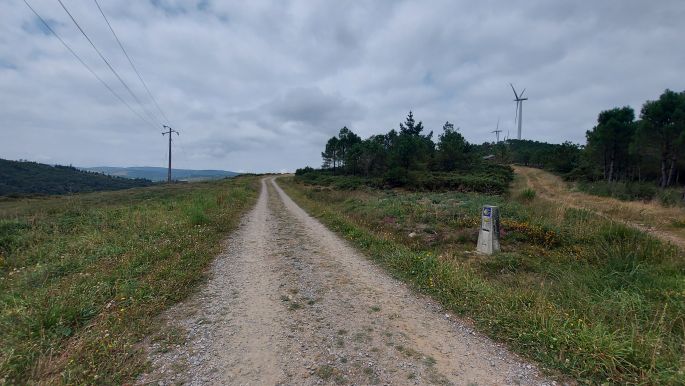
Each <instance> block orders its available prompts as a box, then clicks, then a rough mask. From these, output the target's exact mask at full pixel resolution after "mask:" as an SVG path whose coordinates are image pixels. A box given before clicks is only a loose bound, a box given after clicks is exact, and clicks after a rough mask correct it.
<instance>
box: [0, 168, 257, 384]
mask: <svg viewBox="0 0 685 386" xmlns="http://www.w3.org/2000/svg"><path fill="white" fill-rule="evenodd" d="M257 191H258V179H257V178H256V177H238V178H235V179H232V180H224V181H214V182H202V183H191V184H178V185H171V186H155V187H149V188H140V189H132V190H127V191H118V192H105V193H90V194H81V195H73V196H62V197H48V198H38V199H24V200H4V201H2V202H0V331H2V333H1V334H0V384H4V383H9V384H27V383H63V384H83V383H86V384H89V383H99V384H121V383H125V382H127V381H130V380H132V379H133V378H134V377H135V376H136V375H137V374H138V373H140V371H142V370H143V369H144V368H145V366H146V359H145V355H144V353H143V352H142V349H141V348H140V345H139V342H140V341H141V340H142V339H144V338H145V337H146V336H148V335H150V334H152V333H154V332H156V331H157V328H158V326H157V325H156V324H155V316H156V315H158V314H159V313H160V312H161V311H163V310H164V309H166V308H167V307H169V306H170V305H172V304H174V303H176V302H178V301H179V300H181V299H183V298H184V297H186V296H187V295H188V294H189V293H190V292H191V291H192V290H193V288H194V287H195V285H196V284H198V283H199V282H200V281H201V280H202V279H203V277H204V274H205V268H206V267H207V265H208V263H209V262H210V261H211V260H212V259H213V257H214V256H215V255H216V254H217V253H218V252H219V249H220V247H221V245H220V241H221V240H222V239H223V238H224V237H225V236H226V234H227V233H228V232H230V231H231V230H232V229H234V228H235V227H236V226H237V224H238V222H239V219H240V217H241V215H242V214H243V213H244V212H245V211H246V210H248V209H249V208H250V207H252V205H253V203H254V202H255V200H256V197H257Z"/></svg>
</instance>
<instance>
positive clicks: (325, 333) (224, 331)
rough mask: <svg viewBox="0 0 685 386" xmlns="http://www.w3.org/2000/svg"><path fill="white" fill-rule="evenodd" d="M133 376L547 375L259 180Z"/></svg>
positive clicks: (455, 380)
mask: <svg viewBox="0 0 685 386" xmlns="http://www.w3.org/2000/svg"><path fill="white" fill-rule="evenodd" d="M163 318H164V321H165V323H167V329H166V331H167V332H169V331H172V332H173V331H176V332H177V333H176V335H178V336H179V339H178V341H177V342H171V343H170V342H168V341H164V340H158V341H155V340H154V339H151V340H150V342H148V345H147V346H148V347H147V349H148V352H149V359H150V361H151V364H152V366H151V369H150V371H149V372H148V373H147V374H144V375H143V376H141V377H140V378H139V379H138V383H141V384H145V383H152V384H177V383H185V384H194V385H195V384H197V385H199V384H231V385H276V384H287V385H318V384H356V385H363V384H393V385H403V384H456V385H472V384H477V385H507V384H511V385H519V384H520V385H540V384H554V382H553V381H549V380H546V379H544V378H543V377H542V376H540V374H539V372H538V370H537V369H536V367H535V366H534V365H532V364H529V363H526V362H525V361H523V360H522V359H520V358H519V357H517V356H516V355H514V354H511V353H509V352H508V351H507V350H506V348H504V346H502V345H500V344H497V343H495V342H493V341H491V340H490V339H488V338H486V337H484V336H482V335H480V334H479V333H477V332H475V331H473V330H472V329H471V328H470V327H469V326H468V325H467V324H465V323H463V322H462V321H460V320H459V319H458V318H456V317H455V316H453V315H451V314H448V313H446V312H445V311H444V310H443V309H442V308H441V307H440V306H438V305H437V304H436V303H435V302H433V301H431V300H430V299H428V298H426V297H424V296H420V295H417V294H415V293H414V292H412V291H411V290H410V289H409V288H407V286H406V285H405V284H403V283H401V282H399V281H397V280H395V279H393V278H391V277H389V276H388V275H387V274H386V273H385V272H384V271H383V270H381V269H380V268H378V267H376V266H375V265H374V264H372V263H371V262H370V261H369V260H367V259H366V258H365V257H364V256H363V255H361V254H360V253H359V252H357V251H356V250H355V249H353V248H352V247H351V246H349V245H348V244H347V242H346V241H344V240H342V239H341V238H340V237H338V236H337V235H335V234H333V233H332V232H331V231H329V230H328V229H326V228H325V227H324V226H323V225H322V224H321V223H320V222H318V221H317V220H316V219H314V218H312V217H310V216H309V215H308V214H307V213H305V212H304V211H303V210H302V209H301V208H300V207H299V206H297V205H296V204H295V203H294V202H293V201H292V200H291V199H290V198H289V197H288V196H287V195H286V194H285V193H284V192H283V191H282V190H281V189H280V187H278V185H277V184H276V183H275V180H274V178H267V179H264V180H263V181H262V192H261V195H260V197H259V201H258V203H257V205H256V207H255V208H254V209H253V210H252V211H251V212H250V213H249V214H248V215H247V216H246V217H245V218H244V219H243V221H242V223H241V225H240V228H239V229H238V230H237V231H236V232H235V233H233V234H232V235H231V236H230V237H229V238H228V239H227V240H226V246H225V250H224V252H223V253H222V254H221V255H219V256H218V257H217V259H216V261H215V262H214V264H213V266H212V267H211V275H210V278H209V280H208V282H207V283H206V284H205V285H203V287H202V288H200V290H199V291H198V292H197V293H196V294H195V295H193V296H192V297H191V298H189V299H188V300H187V301H185V302H183V303H181V304H179V305H178V306H176V307H174V308H172V309H171V310H169V311H168V312H167V313H165V315H164V316H163Z"/></svg>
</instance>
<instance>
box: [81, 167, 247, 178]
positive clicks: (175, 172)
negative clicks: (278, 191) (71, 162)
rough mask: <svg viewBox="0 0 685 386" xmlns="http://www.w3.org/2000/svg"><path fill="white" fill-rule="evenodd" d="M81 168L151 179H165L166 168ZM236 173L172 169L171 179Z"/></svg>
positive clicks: (234, 173) (118, 175)
mask: <svg viewBox="0 0 685 386" xmlns="http://www.w3.org/2000/svg"><path fill="white" fill-rule="evenodd" d="M82 169H83V170H86V171H90V172H98V173H105V174H109V175H111V176H116V177H125V178H145V179H148V180H152V181H165V180H166V178H167V169H166V168H160V167H150V166H140V167H129V168H121V167H112V166H97V167H92V168H82ZM238 174H239V173H236V172H231V171H227V170H191V169H172V176H173V179H174V180H180V181H197V180H213V179H219V178H226V177H234V176H237V175H238Z"/></svg>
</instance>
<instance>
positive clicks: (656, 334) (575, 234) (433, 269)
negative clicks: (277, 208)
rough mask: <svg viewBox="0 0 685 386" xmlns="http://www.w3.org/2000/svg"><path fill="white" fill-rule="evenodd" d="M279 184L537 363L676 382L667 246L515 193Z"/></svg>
mask: <svg viewBox="0 0 685 386" xmlns="http://www.w3.org/2000/svg"><path fill="white" fill-rule="evenodd" d="M279 181H282V182H281V184H282V186H283V187H284V188H285V189H286V190H287V192H288V193H289V194H290V195H291V197H293V199H295V200H296V201H297V202H298V203H299V204H301V205H302V206H303V207H305V208H306V209H307V210H308V211H309V212H310V213H312V214H313V215H315V216H317V217H319V218H320V220H321V221H323V222H324V223H326V224H327V225H328V226H329V227H330V228H331V229H333V230H335V231H337V232H339V233H340V234H341V235H343V236H344V237H345V238H347V239H348V240H350V241H351V242H352V243H354V244H356V245H357V246H358V247H360V248H361V249H362V250H364V251H365V252H366V254H367V255H368V256H370V257H371V258H372V259H374V260H375V261H376V262H378V263H379V264H380V265H382V266H384V267H385V268H386V269H388V270H389V271H390V272H391V273H392V274H393V275H394V276H396V277H398V278H400V279H402V280H405V281H407V282H408V283H410V284H411V285H412V286H414V287H415V288H416V289H417V290H419V291H421V292H424V293H427V294H429V295H431V296H433V297H434V298H436V299H437V300H439V301H440V302H442V304H444V305H445V306H446V307H447V308H448V309H451V310H453V311H454V312H456V313H458V314H461V315H466V316H468V317H469V318H470V319H472V320H473V321H474V322H475V324H476V326H477V328H478V329H479V330H480V331H482V332H484V333H486V334H488V335H490V336H491V337H493V338H495V339H497V340H499V341H502V342H505V343H506V344H507V345H508V346H509V347H511V348H512V349H513V350H515V351H517V352H520V353H522V354H524V355H526V356H527V357H529V358H532V359H534V360H536V361H538V362H540V363H542V364H544V365H545V366H546V367H548V368H551V369H555V370H556V371H560V372H562V373H564V374H567V375H569V376H571V377H573V378H576V379H578V380H579V381H580V382H581V383H588V384H595V383H609V384H655V385H656V384H658V385H669V384H670V385H676V384H683V383H685V356H684V355H685V353H684V350H685V261H684V260H683V255H682V253H681V252H680V251H678V250H677V249H676V248H674V247H671V246H668V245H665V244H663V243H661V242H659V241H658V240H655V239H654V238H652V237H649V236H647V235H645V234H643V233H640V232H638V231H636V230H633V229H631V228H627V227H625V226H623V225H621V224H616V223H611V222H608V221H606V220H605V219H602V218H600V217H598V216H595V215H593V214H591V213H589V212H586V211H581V210H576V209H563V208H559V207H558V206H555V205H551V204H549V203H547V202H545V201H544V200H540V199H537V198H535V197H532V198H529V197H525V195H524V196H523V197H521V195H520V194H512V197H511V198H508V197H505V196H488V195H479V194H470V193H456V192H446V193H416V192H414V193H412V192H401V191H355V192H350V191H344V192H341V191H337V190H334V189H320V188H317V187H311V186H306V185H302V184H298V183H296V182H295V181H293V180H292V179H280V180H279ZM485 203H488V204H494V205H498V206H499V207H500V212H501V215H502V230H503V237H502V239H501V241H502V252H501V253H499V254H496V255H494V256H481V255H475V254H473V253H471V251H473V250H474V249H475V241H476V237H477V229H478V217H477V216H478V213H479V209H480V207H481V205H483V204H485ZM410 233H414V237H409V234H410Z"/></svg>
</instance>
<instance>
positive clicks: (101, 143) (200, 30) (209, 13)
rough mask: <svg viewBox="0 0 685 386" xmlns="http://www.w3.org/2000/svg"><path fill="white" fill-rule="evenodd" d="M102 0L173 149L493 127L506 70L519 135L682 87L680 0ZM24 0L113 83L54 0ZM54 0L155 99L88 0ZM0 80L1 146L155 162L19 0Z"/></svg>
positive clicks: (235, 153) (2, 152)
mask: <svg viewBox="0 0 685 386" xmlns="http://www.w3.org/2000/svg"><path fill="white" fill-rule="evenodd" d="M100 2H101V4H102V6H103V8H104V10H105V12H107V14H108V15H109V17H110V21H111V22H112V24H113V26H114V28H115V29H116V30H117V32H118V34H119V36H120V38H121V40H122V41H123V43H124V45H125V46H126V47H127V49H128V51H129V53H130V54H131V55H132V57H133V59H134V61H135V63H136V65H137V66H138V68H139V70H140V71H141V73H142V74H143V76H144V77H145V79H146V81H147V83H148V85H149V86H150V89H151V90H152V91H153V93H154V94H155V97H156V99H157V100H158V102H159V103H160V105H161V106H162V107H163V109H164V110H165V111H166V113H167V115H169V118H170V119H171V122H168V123H169V124H171V125H172V126H174V127H175V128H177V129H178V130H179V131H181V136H180V137H178V138H175V145H174V146H175V150H174V151H175V159H176V162H177V165H178V166H179V167H194V168H224V169H235V170H252V171H267V170H281V169H288V170H293V169H294V168H296V167H300V166H303V165H306V164H310V165H318V164H319V163H320V159H319V153H320V151H321V148H322V147H323V145H324V143H325V141H326V139H327V138H328V137H329V136H331V135H333V134H334V133H335V132H336V131H337V130H338V129H339V128H340V127H342V126H344V125H347V126H350V127H351V128H352V129H354V130H355V131H357V132H358V133H359V134H360V135H362V136H368V135H371V134H373V133H378V132H380V131H385V130H388V129H390V128H395V127H397V125H398V123H399V122H400V121H401V120H402V119H403V118H404V116H405V115H406V113H407V111H408V110H409V109H413V110H414V112H415V115H416V117H417V118H418V119H420V120H423V121H424V124H425V125H426V127H428V128H429V129H432V130H436V131H439V129H440V127H442V124H443V123H444V121H445V120H450V121H452V122H454V123H455V125H456V126H459V127H461V130H462V133H463V134H464V135H465V136H466V138H467V139H468V140H470V141H473V142H481V141H484V140H492V139H493V138H492V134H491V133H490V131H492V130H493V128H494V125H495V124H496V122H497V119H498V117H500V118H501V120H502V124H501V125H502V126H503V128H504V130H505V131H506V130H510V131H511V133H513V132H514V130H513V126H514V125H513V115H514V105H513V102H512V96H513V95H512V94H511V90H510V89H509V87H508V83H509V82H513V83H514V84H516V85H517V86H518V87H527V88H528V91H527V93H528V95H529V97H530V100H529V101H528V102H527V104H526V105H524V136H525V137H526V138H530V139H537V140H546V141H553V142H560V141H563V140H566V139H569V140H572V141H576V142H582V141H583V140H584V133H585V130H587V129H589V128H590V127H592V125H593V123H594V120H595V119H596V116H597V113H599V111H600V110H602V109H607V108H611V107H613V106H617V105H618V106H622V105H631V106H633V107H635V108H639V107H640V104H641V103H642V102H643V101H644V100H645V99H650V98H651V99H653V98H656V97H657V96H658V95H659V93H660V92H662V91H663V89H665V88H667V87H668V88H672V89H676V90H682V89H685V78H683V77H682V74H681V72H682V68H684V67H685V51H684V50H679V49H678V47H679V46H680V45H681V43H682V36H684V35H685V26H684V25H683V23H682V22H681V21H682V20H683V19H684V18H685V7H684V6H683V4H682V1H680V0H666V1H660V2H658V3H649V2H644V1H639V0H621V1H618V0H608V1H603V2H580V3H579V2H573V1H561V2H549V1H545V0H527V1H521V2H517V3H515V4H514V3H512V2H507V1H497V0H488V1H483V2H477V3H474V2H469V1H451V0H431V1H425V2H418V1H322V2H311V1H307V0H299V1H298V0H296V1H289V2H273V1H266V0H264V1H261V0H255V1H249V2H226V1H206V0H195V1H184V0H155V1H135V2H116V1H113V0H101V1H100ZM31 3H32V4H33V5H34V7H35V8H36V9H37V10H38V11H39V12H41V14H43V15H44V16H45V17H46V18H48V20H49V22H50V25H51V26H53V27H54V28H55V30H57V31H58V33H60V34H61V35H62V36H63V37H64V39H65V40H66V41H67V42H68V43H69V44H71V45H72V46H73V48H74V49H75V50H76V51H77V52H79V54H80V55H82V56H83V58H84V60H86V61H87V62H88V63H89V65H91V66H92V67H93V68H94V69H95V71H97V72H98V74H100V75H101V76H102V77H103V79H105V80H106V81H107V82H108V83H109V84H111V85H112V87H113V88H114V89H115V90H116V91H117V92H119V93H120V94H121V95H122V96H126V93H125V90H123V89H122V87H121V86H120V85H118V84H117V81H116V79H115V78H114V77H113V76H112V75H111V74H108V70H107V68H106V67H105V66H104V64H103V63H101V62H100V61H99V59H98V57H97V55H95V53H94V52H93V51H92V48H90V47H89V46H88V44H87V42H85V40H84V39H83V37H82V36H80V34H79V32H78V31H77V30H76V29H75V28H74V26H73V25H72V24H71V21H70V20H69V19H68V18H67V17H66V15H65V14H64V12H63V11H62V10H61V8H60V7H59V5H58V4H55V2H53V1H48V0H33V1H31ZM66 4H67V5H68V6H69V7H70V8H71V9H72V11H73V12H74V14H75V16H76V17H77V18H78V20H79V21H80V22H81V23H82V24H83V26H84V28H85V29H86V31H87V32H88V33H89V34H90V35H91V37H92V38H93V40H94V41H95V42H96V44H97V45H98V46H99V47H100V48H101V49H102V51H103V52H104V53H105V54H106V55H107V56H108V58H109V59H110V60H111V61H112V64H113V65H114V66H115V67H116V68H117V70H118V71H119V72H120V73H121V75H122V76H123V77H124V78H125V79H126V81H127V83H128V84H129V85H130V86H131V87H132V88H133V90H134V91H135V92H136V93H137V94H138V95H139V96H141V99H143V103H144V108H145V109H147V110H149V111H151V112H152V113H153V114H156V113H155V112H154V111H155V107H154V105H153V103H152V102H151V101H150V100H149V99H147V98H145V96H146V95H145V92H144V89H143V88H142V87H141V85H140V84H139V83H138V81H137V78H136V76H135V74H134V73H133V72H132V70H131V69H130V68H129V67H128V63H127V61H126V59H125V57H123V55H122V54H121V52H119V48H118V46H117V44H116V42H115V41H114V40H113V39H112V37H111V35H110V33H109V31H108V30H107V28H106V26H105V25H104V22H103V20H102V19H101V17H100V16H99V14H98V11H97V8H95V6H94V4H93V2H92V0H69V1H67V2H66ZM0 90H1V91H2V92H1V93H0V136H1V137H2V141H0V157H4V158H29V159H37V160H42V161H44V162H59V163H67V164H69V163H71V164H77V165H84V166H90V165H102V164H110V165H122V166H130V165H163V164H164V158H165V157H166V144H165V142H164V138H162V136H161V135H160V133H159V132H160V129H159V125H161V123H162V122H161V119H157V121H156V122H155V124H156V126H155V127H150V126H149V125H146V124H145V123H143V122H141V121H140V119H139V118H138V117H136V116H135V115H134V114H132V113H131V112H130V111H129V110H128V109H127V108H126V107H125V106H123V105H122V104H121V102H119V101H117V100H116V99H115V98H113V97H112V96H111V95H110V94H109V93H108V91H107V90H106V89H104V88H103V87H102V86H101V85H100V84H99V83H98V82H97V80H95V79H94V78H93V77H92V75H91V74H89V73H87V72H86V71H85V70H84V69H83V68H82V67H80V64H79V63H78V62H76V61H75V60H74V59H73V58H72V57H71V56H70V54H69V53H68V52H66V51H65V50H64V48H63V47H62V46H61V45H60V43H59V42H58V41H57V40H56V39H55V38H54V37H52V36H50V35H46V34H45V31H44V29H42V27H41V26H40V24H39V23H37V20H36V19H35V17H33V16H32V14H31V13H30V11H29V10H28V9H27V8H26V7H25V6H24V4H23V2H9V1H4V2H0ZM129 100H130V98H129ZM130 103H131V104H132V105H133V107H134V108H135V109H137V110H139V109H140V108H139V106H137V105H136V104H135V103H134V102H133V101H131V102H130Z"/></svg>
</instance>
